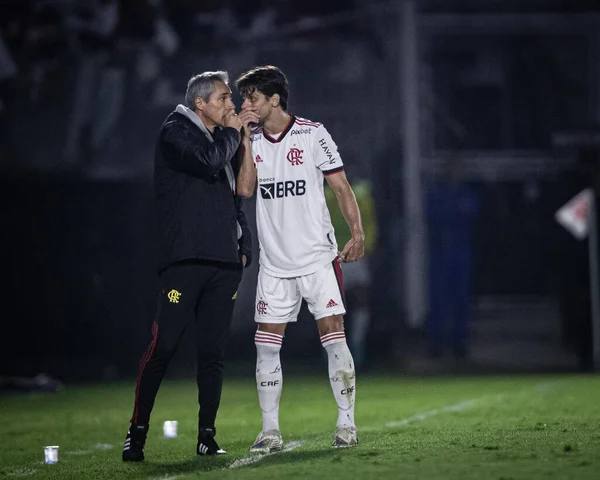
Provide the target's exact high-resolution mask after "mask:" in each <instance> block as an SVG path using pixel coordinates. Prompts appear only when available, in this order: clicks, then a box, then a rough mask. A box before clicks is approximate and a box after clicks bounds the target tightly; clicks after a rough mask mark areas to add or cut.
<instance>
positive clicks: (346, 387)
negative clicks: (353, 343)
mask: <svg viewBox="0 0 600 480" xmlns="http://www.w3.org/2000/svg"><path fill="white" fill-rule="evenodd" d="M321 344H322V345H323V347H324V348H325V351H326V352H327V358H328V363H329V381H330V382H331V389H332V390H333V396H334V397H335V401H336V403H337V405H338V419H337V426H338V427H343V426H345V427H354V426H355V425H354V400H355V395H356V374H355V371H354V360H353V359H352V354H351V353H350V349H349V348H348V345H347V344H346V336H345V335H344V332H333V333H328V334H327V335H323V336H322V337H321Z"/></svg>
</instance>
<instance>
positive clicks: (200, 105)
mask: <svg viewBox="0 0 600 480" xmlns="http://www.w3.org/2000/svg"><path fill="white" fill-rule="evenodd" d="M194 104H195V105H196V110H199V111H200V112H202V111H203V110H204V105H205V104H206V102H204V100H202V97H196V99H195V100H194Z"/></svg>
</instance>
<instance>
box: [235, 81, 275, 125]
mask: <svg viewBox="0 0 600 480" xmlns="http://www.w3.org/2000/svg"><path fill="white" fill-rule="evenodd" d="M242 109H248V110H251V111H253V112H255V113H256V114H257V115H258V117H259V121H258V123H259V125H262V124H263V123H265V121H266V120H267V118H269V115H270V114H271V111H272V110H273V106H272V105H271V99H270V98H269V97H266V96H265V95H264V94H263V93H260V92H259V91H257V90H255V91H254V92H252V93H251V94H249V95H248V96H246V97H245V98H244V103H242Z"/></svg>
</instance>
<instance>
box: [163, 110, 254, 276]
mask: <svg viewBox="0 0 600 480" xmlns="http://www.w3.org/2000/svg"><path fill="white" fill-rule="evenodd" d="M213 140H214V141H213V142H210V141H209V139H208V138H206V136H205V135H204V133H203V132H202V131H201V130H200V128H199V127H198V126H197V125H195V124H194V123H193V122H192V121H191V120H190V119H188V118H187V117H186V116H185V115H182V114H181V113H178V112H173V113H171V114H170V115H169V116H168V117H167V118H166V120H165V122H164V123H163V125H162V128H161V131H160V135H159V138H158V140H157V143H156V153H155V158H154V197H155V206H156V210H157V217H158V218H157V220H158V225H157V226H158V235H159V242H158V249H159V252H158V269H159V271H162V270H164V269H165V268H166V267H168V266H169V265H171V264H173V263H174V262H178V261H182V260H189V259H201V260H210V261H219V262H227V263H239V262H240V259H241V254H242V253H243V254H245V255H246V256H247V257H248V262H247V264H246V266H248V265H249V264H250V260H251V258H250V255H251V246H252V243H251V237H250V231H249V229H248V224H247V221H246V216H245V214H244V212H243V210H242V199H241V198H240V197H238V196H236V195H234V193H233V192H232V189H231V185H230V183H229V180H228V178H227V174H226V172H225V170H224V167H225V165H226V163H227V162H229V161H230V160H232V166H233V169H234V171H235V172H236V173H237V171H238V168H237V162H238V160H237V154H236V151H237V149H238V147H239V145H240V141H241V138H240V133H239V132H238V131H237V130H236V129H234V128H222V129H221V128H219V127H217V128H215V131H214V134H213ZM238 222H239V224H240V226H241V228H242V237H241V238H240V239H239V240H238V228H237V224H238ZM238 247H239V248H238Z"/></svg>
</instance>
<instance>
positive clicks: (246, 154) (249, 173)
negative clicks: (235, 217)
mask: <svg viewBox="0 0 600 480" xmlns="http://www.w3.org/2000/svg"><path fill="white" fill-rule="evenodd" d="M239 119H240V121H241V122H242V125H243V127H242V130H241V133H242V143H241V144H240V148H239V155H240V156H241V162H240V171H239V172H238V176H237V180H236V185H237V187H236V193H237V194H238V195H240V196H241V197H245V198H250V197H251V196H252V195H253V194H254V188H255V186H256V168H255V167H254V161H253V159H252V146H251V143H250V123H257V122H258V115H257V114H256V113H255V112H252V111H250V110H247V109H243V110H242V111H241V112H240V114H239Z"/></svg>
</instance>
